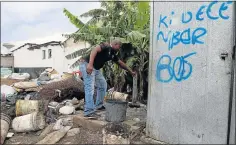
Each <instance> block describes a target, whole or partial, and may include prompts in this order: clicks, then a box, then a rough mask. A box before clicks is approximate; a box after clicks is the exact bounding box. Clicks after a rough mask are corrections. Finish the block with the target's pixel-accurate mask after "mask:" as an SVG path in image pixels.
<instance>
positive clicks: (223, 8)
mask: <svg viewBox="0 0 236 145" xmlns="http://www.w3.org/2000/svg"><path fill="white" fill-rule="evenodd" d="M226 3H227V4H232V2H226ZM226 3H225V2H224V3H222V5H221V6H220V9H219V15H220V17H221V18H222V19H229V16H223V14H222V11H225V10H227V9H228V6H227V5H226Z"/></svg>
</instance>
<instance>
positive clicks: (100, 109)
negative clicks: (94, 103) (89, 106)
mask: <svg viewBox="0 0 236 145" xmlns="http://www.w3.org/2000/svg"><path fill="white" fill-rule="evenodd" d="M105 109H106V108H105V107H104V106H102V107H100V108H98V109H97V110H99V111H103V110H105Z"/></svg>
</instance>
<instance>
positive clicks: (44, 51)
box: [43, 50, 46, 59]
mask: <svg viewBox="0 0 236 145" xmlns="http://www.w3.org/2000/svg"><path fill="white" fill-rule="evenodd" d="M43 59H46V50H43Z"/></svg>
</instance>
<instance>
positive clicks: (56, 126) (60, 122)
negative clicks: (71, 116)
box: [53, 119, 63, 131]
mask: <svg viewBox="0 0 236 145" xmlns="http://www.w3.org/2000/svg"><path fill="white" fill-rule="evenodd" d="M62 127H63V124H62V119H59V120H57V122H56V124H55V125H54V126H53V130H54V131H55V130H60V129H61V128H62Z"/></svg>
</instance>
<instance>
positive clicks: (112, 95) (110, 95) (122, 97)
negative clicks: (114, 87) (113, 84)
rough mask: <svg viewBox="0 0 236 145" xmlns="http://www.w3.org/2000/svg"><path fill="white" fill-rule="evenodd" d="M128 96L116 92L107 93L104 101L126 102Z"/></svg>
mask: <svg viewBox="0 0 236 145" xmlns="http://www.w3.org/2000/svg"><path fill="white" fill-rule="evenodd" d="M128 96H129V95H128V94H125V93H120V92H116V91H111V92H108V94H107V96H106V98H105V100H120V101H125V102H126V101H127V100H128Z"/></svg>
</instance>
